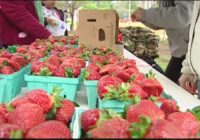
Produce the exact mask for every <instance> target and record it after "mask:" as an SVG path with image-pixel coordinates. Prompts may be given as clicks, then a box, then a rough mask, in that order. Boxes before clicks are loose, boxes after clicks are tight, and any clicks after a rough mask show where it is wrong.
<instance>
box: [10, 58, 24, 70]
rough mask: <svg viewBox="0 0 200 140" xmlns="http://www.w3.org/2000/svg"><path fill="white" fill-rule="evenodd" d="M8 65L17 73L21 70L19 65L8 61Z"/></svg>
mask: <svg viewBox="0 0 200 140" xmlns="http://www.w3.org/2000/svg"><path fill="white" fill-rule="evenodd" d="M8 65H9V66H10V67H11V68H13V70H14V71H19V70H20V69H21V66H20V65H19V63H17V62H15V61H12V60H9V61H8Z"/></svg>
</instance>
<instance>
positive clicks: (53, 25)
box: [43, 0, 68, 36]
mask: <svg viewBox="0 0 200 140" xmlns="http://www.w3.org/2000/svg"><path fill="white" fill-rule="evenodd" d="M55 5H56V0H43V11H44V16H45V26H46V28H47V29H48V30H49V31H50V32H51V33H53V34H54V35H56V36H59V35H66V36H67V35H68V31H67V24H66V23H65V22H64V12H63V11H62V10H60V9H58V8H56V7H55ZM59 23H60V24H59ZM56 30H59V31H60V32H57V31H56Z"/></svg>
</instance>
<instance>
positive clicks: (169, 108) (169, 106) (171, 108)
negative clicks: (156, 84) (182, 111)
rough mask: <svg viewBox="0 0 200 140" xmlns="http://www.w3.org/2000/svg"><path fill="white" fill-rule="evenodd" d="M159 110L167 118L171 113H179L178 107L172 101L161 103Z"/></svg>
mask: <svg viewBox="0 0 200 140" xmlns="http://www.w3.org/2000/svg"><path fill="white" fill-rule="evenodd" d="M160 109H162V110H163V111H164V112H165V114H166V115H167V116H168V115H169V114H171V113H173V112H178V111H179V107H178V106H177V104H176V102H175V101H174V100H172V99H166V100H165V101H164V102H163V103H162V105H161V107H160Z"/></svg>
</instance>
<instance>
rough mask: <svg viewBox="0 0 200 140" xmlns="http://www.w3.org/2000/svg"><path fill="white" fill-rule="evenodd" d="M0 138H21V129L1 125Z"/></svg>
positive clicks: (9, 125)
mask: <svg viewBox="0 0 200 140" xmlns="http://www.w3.org/2000/svg"><path fill="white" fill-rule="evenodd" d="M0 134H1V135H0V138H6V139H9V138H22V137H23V133H22V129H21V128H20V127H19V126H17V125H15V124H8V123H5V124H1V125H0Z"/></svg>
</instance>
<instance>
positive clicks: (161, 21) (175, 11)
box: [141, 1, 193, 29]
mask: <svg viewBox="0 0 200 140" xmlns="http://www.w3.org/2000/svg"><path fill="white" fill-rule="evenodd" d="M192 9H193V2H192V1H175V7H160V8H150V9H147V10H145V11H144V13H143V15H142V19H141V21H142V22H145V23H148V24H151V25H153V26H156V27H160V28H165V29H183V28H186V27H187V26H188V25H190V22H191V18H192Z"/></svg>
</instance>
